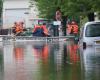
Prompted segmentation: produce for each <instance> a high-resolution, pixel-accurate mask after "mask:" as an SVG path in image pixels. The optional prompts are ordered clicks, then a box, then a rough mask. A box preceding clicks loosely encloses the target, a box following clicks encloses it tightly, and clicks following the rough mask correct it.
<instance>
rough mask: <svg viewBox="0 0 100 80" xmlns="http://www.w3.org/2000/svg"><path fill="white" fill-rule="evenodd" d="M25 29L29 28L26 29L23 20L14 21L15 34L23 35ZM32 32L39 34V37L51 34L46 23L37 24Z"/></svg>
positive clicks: (34, 34) (35, 34)
mask: <svg viewBox="0 0 100 80" xmlns="http://www.w3.org/2000/svg"><path fill="white" fill-rule="evenodd" d="M24 31H27V29H25V27H24V23H23V22H15V23H14V26H13V33H14V35H16V36H22V35H23V32H24ZM31 32H32V35H33V36H38V37H46V36H50V35H49V32H48V29H47V27H46V24H45V23H43V24H42V25H35V26H34V28H33V30H31Z"/></svg>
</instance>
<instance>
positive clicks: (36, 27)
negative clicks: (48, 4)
mask: <svg viewBox="0 0 100 80" xmlns="http://www.w3.org/2000/svg"><path fill="white" fill-rule="evenodd" d="M37 29H41V26H39V25H35V26H34V28H33V32H36V30H37Z"/></svg>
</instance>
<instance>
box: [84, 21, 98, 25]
mask: <svg viewBox="0 0 100 80" xmlns="http://www.w3.org/2000/svg"><path fill="white" fill-rule="evenodd" d="M95 23H100V21H91V22H87V23H85V25H89V24H95Z"/></svg>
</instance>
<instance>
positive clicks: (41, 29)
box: [33, 24, 49, 37]
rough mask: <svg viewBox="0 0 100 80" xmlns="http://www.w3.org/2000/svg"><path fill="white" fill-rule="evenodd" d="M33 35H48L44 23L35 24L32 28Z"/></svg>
mask: <svg viewBox="0 0 100 80" xmlns="http://www.w3.org/2000/svg"><path fill="white" fill-rule="evenodd" d="M33 36H38V37H46V36H49V34H48V29H47V28H46V25H45V24H43V25H35V26H34V29H33Z"/></svg>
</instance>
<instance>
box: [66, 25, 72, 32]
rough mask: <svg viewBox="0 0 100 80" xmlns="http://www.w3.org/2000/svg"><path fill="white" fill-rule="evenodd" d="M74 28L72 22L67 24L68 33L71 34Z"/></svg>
mask: <svg viewBox="0 0 100 80" xmlns="http://www.w3.org/2000/svg"><path fill="white" fill-rule="evenodd" d="M71 30H72V26H71V25H70V24H68V25H67V33H68V34H70V33H71Z"/></svg>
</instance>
